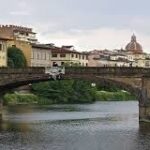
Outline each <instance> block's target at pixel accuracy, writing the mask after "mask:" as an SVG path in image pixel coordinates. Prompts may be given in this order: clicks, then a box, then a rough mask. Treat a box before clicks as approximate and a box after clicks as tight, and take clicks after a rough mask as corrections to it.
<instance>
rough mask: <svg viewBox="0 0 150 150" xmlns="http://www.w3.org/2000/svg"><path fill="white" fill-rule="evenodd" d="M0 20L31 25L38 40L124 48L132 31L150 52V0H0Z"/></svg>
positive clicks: (93, 47) (95, 47) (80, 46)
mask: <svg viewBox="0 0 150 150" xmlns="http://www.w3.org/2000/svg"><path fill="white" fill-rule="evenodd" d="M0 1H1V9H0V14H1V15H0V23H1V24H16V25H24V26H28V27H33V28H34V31H36V32H37V33H38V34H37V36H38V38H39V41H40V42H46V43H55V44H56V45H74V46H75V47H76V48H77V49H79V50H92V49H105V48H107V49H115V48H121V47H122V48H124V47H125V46H126V44H127V43H128V42H129V41H130V38H131V35H132V34H133V32H134V33H135V35H136V36H137V40H138V42H139V43H141V44H142V46H143V49H144V51H146V52H149V53H150V1H149V0H0Z"/></svg>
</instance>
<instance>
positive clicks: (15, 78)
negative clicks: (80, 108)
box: [0, 67, 150, 121]
mask: <svg viewBox="0 0 150 150" xmlns="http://www.w3.org/2000/svg"><path fill="white" fill-rule="evenodd" d="M63 79H67V80H68V79H81V80H88V81H91V82H92V83H96V84H101V85H104V86H112V85H115V86H117V87H119V88H121V89H124V90H127V91H129V92H130V93H132V94H134V95H135V96H136V97H137V99H138V100H139V119H140V121H150V69H148V68H138V67H136V68H134V67H68V68H65V75H63ZM47 80H50V79H49V75H48V74H45V69H44V68H26V69H7V68H1V69H0V92H3V91H5V90H6V91H7V90H9V89H12V88H16V87H18V86H22V85H27V84H29V83H34V82H40V81H47Z"/></svg>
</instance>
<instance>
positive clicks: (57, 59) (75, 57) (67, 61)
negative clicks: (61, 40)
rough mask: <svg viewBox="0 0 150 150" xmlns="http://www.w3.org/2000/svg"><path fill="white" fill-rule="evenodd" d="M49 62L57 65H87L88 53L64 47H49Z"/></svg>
mask: <svg viewBox="0 0 150 150" xmlns="http://www.w3.org/2000/svg"><path fill="white" fill-rule="evenodd" d="M51 52H52V57H51V62H52V63H51V64H52V65H54V64H57V65H58V66H62V65H65V66H88V54H86V53H81V52H77V51H75V50H74V49H71V50H70V49H68V48H66V47H64V46H63V47H61V48H59V47H55V48H52V49H51Z"/></svg>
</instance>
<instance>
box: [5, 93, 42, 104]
mask: <svg viewBox="0 0 150 150" xmlns="http://www.w3.org/2000/svg"><path fill="white" fill-rule="evenodd" d="M38 99H39V98H38V97H37V96H36V95H34V94H16V93H15V94H5V95H4V104H7V105H9V104H13V105H15V104H32V103H37V102H38Z"/></svg>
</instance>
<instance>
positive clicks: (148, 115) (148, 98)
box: [139, 77, 150, 123]
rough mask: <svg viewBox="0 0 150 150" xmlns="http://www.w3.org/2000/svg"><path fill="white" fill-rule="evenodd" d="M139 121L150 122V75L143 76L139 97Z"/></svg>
mask: <svg viewBox="0 0 150 150" xmlns="http://www.w3.org/2000/svg"><path fill="white" fill-rule="evenodd" d="M139 121H140V122H149V123H150V77H143V78H142V87H141V95H140V99H139Z"/></svg>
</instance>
